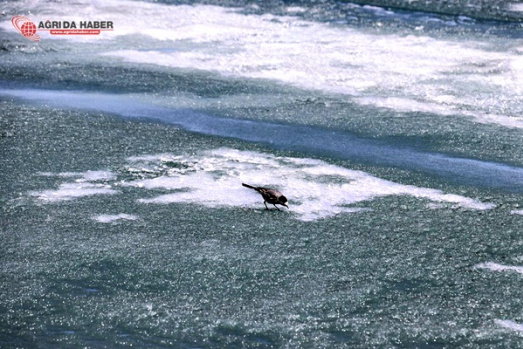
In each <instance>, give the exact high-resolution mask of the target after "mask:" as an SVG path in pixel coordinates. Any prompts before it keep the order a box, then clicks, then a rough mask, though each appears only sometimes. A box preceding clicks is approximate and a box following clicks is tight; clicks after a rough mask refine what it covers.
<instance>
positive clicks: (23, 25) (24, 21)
mask: <svg viewBox="0 0 523 349" xmlns="http://www.w3.org/2000/svg"><path fill="white" fill-rule="evenodd" d="M11 23H13V26H14V27H15V28H16V29H17V30H18V31H19V32H20V34H22V35H23V36H24V37H25V38H28V39H29V40H32V41H40V35H37V34H36V25H35V24H34V23H33V22H31V20H30V19H29V18H26V17H23V16H14V17H13V18H11Z"/></svg>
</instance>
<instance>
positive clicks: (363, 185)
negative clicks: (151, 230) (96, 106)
mask: <svg viewBox="0 0 523 349" xmlns="http://www.w3.org/2000/svg"><path fill="white" fill-rule="evenodd" d="M129 161H130V162H131V163H134V164H132V167H131V168H144V169H146V170H147V169H148V168H155V167H156V168H158V167H160V168H161V166H158V165H160V164H161V162H165V163H172V162H175V163H177V164H179V166H176V167H175V168H172V169H171V170H170V171H169V173H168V174H167V175H165V174H162V175H160V176H159V177H154V178H147V179H140V180H135V181H130V182H127V183H125V184H124V185H127V186H134V187H138V188H144V189H147V190H155V189H159V188H161V189H167V190H173V192H172V193H169V194H163V195H159V196H156V197H153V198H147V199H141V200H140V202H142V203H147V204H151V203H155V204H169V203H193V204H199V205H205V206H210V207H216V206H231V207H238V206H240V207H253V208H263V207H264V206H263V199H262V198H261V196H260V195H259V194H258V193H256V192H255V191H253V190H249V189H247V188H244V187H242V186H241V183H242V182H245V183H248V184H251V185H254V186H267V187H273V188H277V189H279V190H280V191H281V192H282V193H283V194H284V195H286V196H287V197H288V198H289V201H290V212H291V214H293V215H296V216H297V218H298V219H300V220H303V221H313V220H318V219H323V218H328V217H332V216H335V215H337V214H340V213H353V212H359V211H361V210H362V209H364V208H361V207H354V206H353V205H356V204H359V203H362V202H365V201H369V200H372V199H374V198H377V197H383V196H388V195H409V196H413V197H416V198H420V199H427V200H431V201H434V202H445V203H451V204H456V205H458V206H461V207H464V208H468V209H477V210H485V209H491V208H493V207H494V205H493V204H490V203H483V202H480V201H477V200H474V199H471V198H467V197H463V196H460V195H454V194H445V193H443V192H441V191H439V190H434V189H429V188H420V187H416V186H410V185H401V184H398V183H394V182H391V181H387V180H383V179H380V178H377V177H374V176H371V175H370V174H368V173H365V172H361V171H354V170H350V169H346V168H343V167H340V166H335V165H331V164H328V163H326V162H324V161H321V160H314V159H299V158H289V157H276V156H273V155H269V154H264V153H258V152H250V151H239V150H235V149H230V148H221V149H216V150H209V151H206V152H203V153H202V154H200V155H198V156H186V157H179V156H174V155H173V156H171V157H169V156H168V155H167V154H163V155H158V156H144V157H133V158H130V159H129ZM137 162H138V163H139V164H137ZM182 165H183V166H182ZM161 172H162V173H163V171H161ZM351 206H352V207H351Z"/></svg>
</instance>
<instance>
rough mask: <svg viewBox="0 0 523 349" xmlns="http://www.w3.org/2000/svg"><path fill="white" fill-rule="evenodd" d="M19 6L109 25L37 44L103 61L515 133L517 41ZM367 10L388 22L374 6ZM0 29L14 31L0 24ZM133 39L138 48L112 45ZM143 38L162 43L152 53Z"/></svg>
mask: <svg viewBox="0 0 523 349" xmlns="http://www.w3.org/2000/svg"><path fill="white" fill-rule="evenodd" d="M19 6H20V7H22V8H25V9H26V10H27V11H31V13H32V20H33V21H39V20H46V19H47V17H48V15H47V13H53V15H54V16H57V17H59V18H60V19H61V20H78V19H79V13H81V14H82V16H84V17H85V16H90V17H92V18H101V17H103V18H111V20H112V21H113V22H114V26H115V30H114V31H113V32H105V33H103V34H104V35H100V37H90V36H78V35H69V36H60V37H59V38H58V37H52V36H50V35H47V36H45V37H44V38H42V40H49V39H60V40H72V41H85V40H97V41H107V42H108V43H107V46H106V47H105V48H103V49H102V50H101V54H102V56H104V57H105V58H109V59H124V60H126V61H130V62H136V63H145V64H156V65H161V66H167V67H175V68H190V69H198V70H204V71H213V72H218V73H220V74H223V75H225V76H235V77H247V78H261V79H271V80H274V81H279V82H282V83H285V84H291V85H294V86H299V87H301V88H306V89H313V90H320V91H326V92H329V93H340V94H343V95H346V96H347V98H348V99H350V100H353V101H354V102H356V103H362V104H364V105H375V106H378V107H380V106H381V107H386V108H390V109H393V110H397V111H398V112H405V111H421V112H428V113H434V114H437V115H444V116H449V115H458V116H464V117H467V118H473V119H475V120H476V121H477V122H481V123H494V124H499V125H503V126H506V127H511V128H521V127H523V120H522V118H521V115H522V112H523V110H522V107H521V104H520V103H518V100H519V96H521V93H522V92H523V91H522V86H523V83H522V77H523V64H522V63H521V62H522V57H521V54H520V52H519V50H520V45H519V44H518V43H517V41H516V40H513V41H507V42H503V39H499V40H497V41H499V47H498V46H496V44H495V42H494V41H489V40H488V39H483V38H481V37H468V38H467V39H466V40H454V39H448V38H445V37H436V36H429V35H428V34H427V35H424V34H423V33H418V34H417V35H413V34H412V32H409V33H410V34H409V35H407V34H405V33H393V32H392V31H391V32H390V33H383V32H375V31H371V30H368V29H362V28H358V27H353V26H349V25H346V26H334V25H330V24H327V23H321V22H312V21H306V20H303V19H300V18H299V17H296V16H292V15H291V14H293V13H299V12H300V9H299V8H296V7H290V8H288V10H289V11H288V12H287V13H288V15H287V16H275V15H269V14H265V15H246V14H244V13H242V12H241V11H240V10H239V9H235V8H224V7H217V6H208V5H194V6H185V5H182V6H172V5H165V4H157V3H148V2H147V3H145V2H139V1H137V2H130V1H125V0H120V1H117V0H110V1H105V2H103V4H99V5H97V6H92V4H91V3H90V2H89V1H87V0H79V1H75V2H74V3H71V4H64V3H52V2H49V3H41V2H39V3H35V2H33V1H29V0H26V1H21V2H19ZM80 8H81V9H82V10H81V11H79V9H80ZM519 8H520V6H519V5H518V4H513V5H512V6H511V9H512V10H519ZM369 9H370V8H369ZM375 11H379V12H380V13H382V14H384V15H385V14H386V15H387V16H394V15H396V14H395V13H394V12H390V11H386V10H384V9H382V8H376V9H375ZM151 18H154V19H155V20H154V21H152V20H150V19H151ZM0 27H1V28H3V29H5V30H7V31H14V28H13V27H12V25H11V23H10V22H9V21H8V19H5V20H4V21H1V22H0ZM131 36H132V37H134V38H135V39H134V40H135V41H137V42H139V43H142V44H143V45H142V46H141V47H144V48H141V49H129V48H128V46H124V47H125V48H124V47H120V48H119V47H118V45H115V44H114V42H117V40H120V39H121V38H122V37H131ZM151 40H154V41H156V42H162V43H164V45H163V47H162V48H161V49H155V48H154V47H151V45H150V42H151ZM111 42H112V43H111ZM133 42H134V41H133ZM148 47H149V48H148Z"/></svg>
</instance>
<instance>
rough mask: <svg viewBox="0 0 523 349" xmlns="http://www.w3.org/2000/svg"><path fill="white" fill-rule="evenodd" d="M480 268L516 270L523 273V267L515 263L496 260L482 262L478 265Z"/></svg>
mask: <svg viewBox="0 0 523 349" xmlns="http://www.w3.org/2000/svg"><path fill="white" fill-rule="evenodd" d="M476 268H479V269H489V270H492V271H515V272H516V273H519V274H523V267H520V266H515V265H504V264H498V263H494V262H487V263H481V264H478V265H476Z"/></svg>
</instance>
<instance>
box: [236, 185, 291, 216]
mask: <svg viewBox="0 0 523 349" xmlns="http://www.w3.org/2000/svg"><path fill="white" fill-rule="evenodd" d="M242 185H243V186H244V187H247V188H250V189H254V190H256V191H257V192H258V193H260V194H261V196H262V197H263V200H264V201H263V204H264V205H265V208H266V209H267V210H268V209H269V208H268V207H267V203H269V204H273V205H274V207H276V209H277V210H278V211H280V209H279V208H278V206H276V205H282V206H285V207H287V208H289V206H287V203H288V200H287V198H286V197H285V196H284V195H283V194H282V193H280V192H279V191H278V190H276V189H271V188H263V187H253V186H252V185H248V184H245V183H242Z"/></svg>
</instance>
